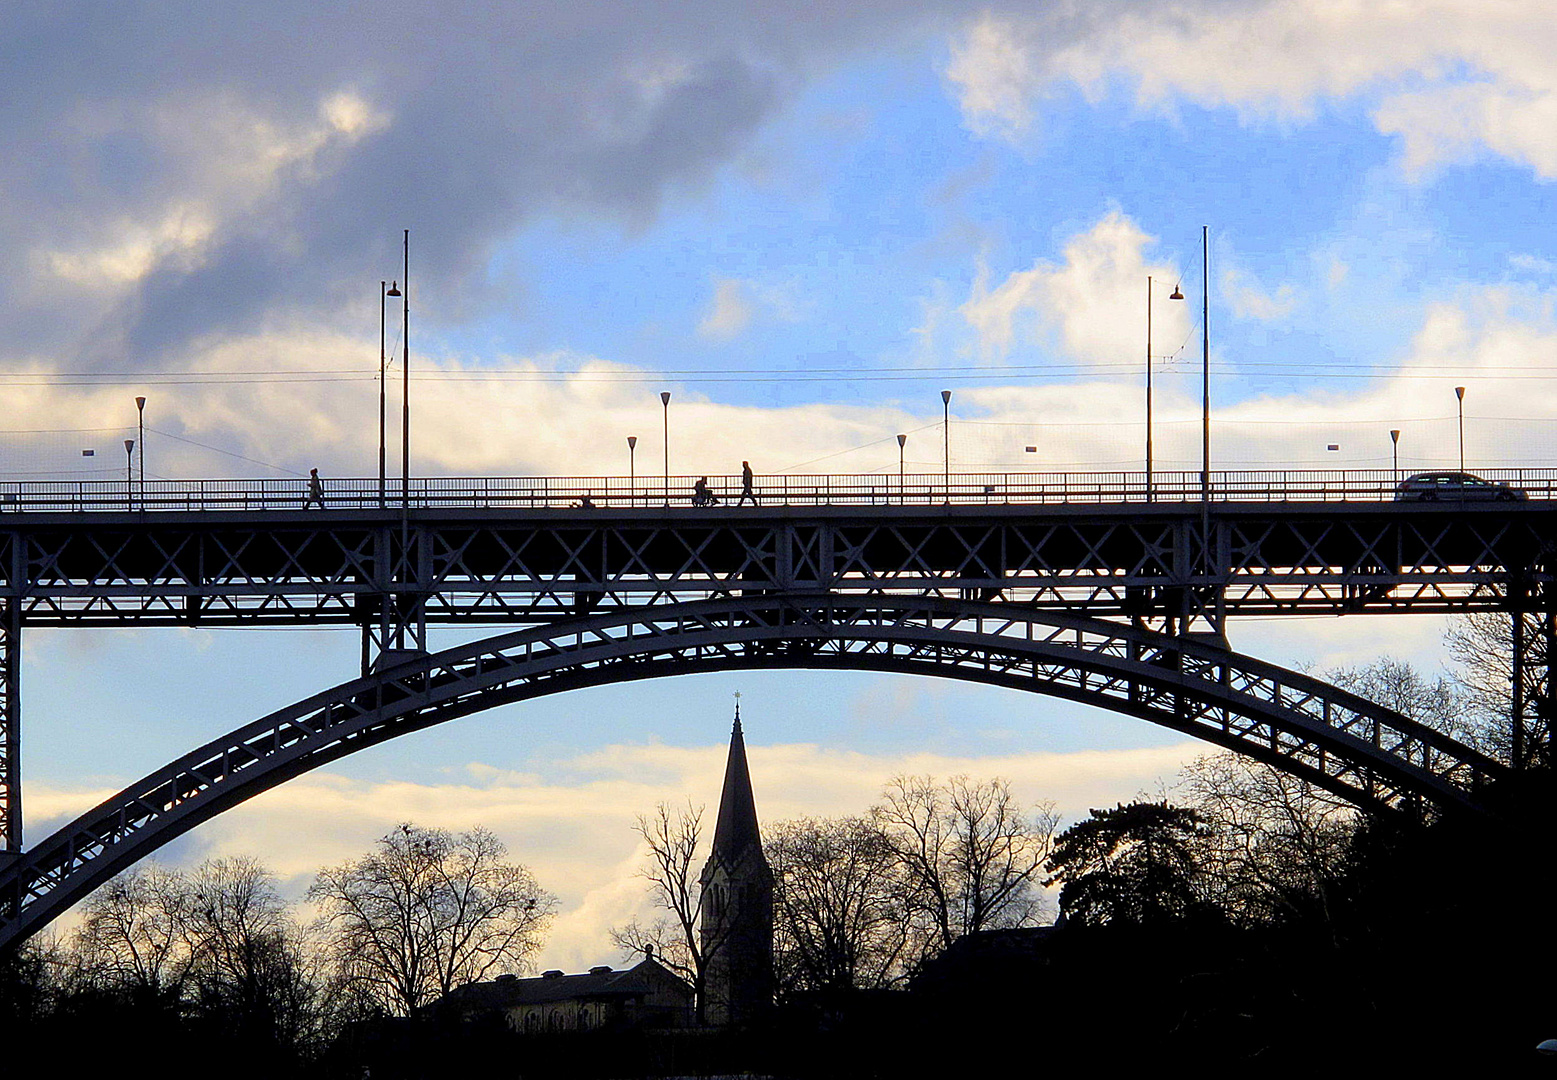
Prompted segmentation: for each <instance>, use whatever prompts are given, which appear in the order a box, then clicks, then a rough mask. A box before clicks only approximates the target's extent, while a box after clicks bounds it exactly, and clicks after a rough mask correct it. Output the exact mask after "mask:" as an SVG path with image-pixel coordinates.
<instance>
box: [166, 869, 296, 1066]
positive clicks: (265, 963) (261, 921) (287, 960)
mask: <svg viewBox="0 0 1557 1080" xmlns="http://www.w3.org/2000/svg"><path fill="white" fill-rule="evenodd" d="M185 895H186V903H185V907H184V935H185V939H186V941H187V943H188V948H189V956H190V983H191V984H192V988H193V993H194V998H195V1003H196V1004H197V1006H199V1007H200V1008H201V1010H202V1011H203V1012H205V1013H206V1014H207V1015H208V1016H211V1017H213V1018H216V1019H219V1020H220V1021H222V1022H223V1023H225V1024H226V1025H228V1026H229V1027H230V1028H231V1029H232V1031H233V1034H234V1035H236V1036H238V1037H241V1038H246V1039H251V1040H252V1039H258V1040H264V1041H268V1042H270V1043H273V1044H275V1045H278V1046H285V1047H289V1048H298V1047H300V1046H302V1045H303V1044H304V1043H305V1042H307V1041H308V1040H309V1039H310V1038H311V1037H312V1036H313V1035H314V1034H316V1028H317V1021H318V1014H319V1008H318V987H317V985H316V983H315V980H314V978H313V972H312V970H311V966H312V965H311V963H310V957H309V956H308V955H307V953H306V951H305V948H304V943H303V939H302V936H301V933H300V931H299V929H298V927H297V925H296V923H295V922H294V921H293V919H292V915H291V912H290V910H289V909H288V907H287V904H286V902H285V901H283V900H282V899H281V896H280V894H279V893H278V892H277V891H276V885H275V879H274V877H273V876H272V875H271V873H270V872H269V871H268V870H266V869H265V868H264V867H262V866H261V865H260V864H259V863H257V862H256V861H255V860H253V859H250V858H246V857H238V858H232V859H216V860H212V861H209V862H206V863H204V864H202V865H201V866H199V867H197V868H196V870H195V871H194V873H193V874H192V875H190V877H189V878H188V881H187V885H186V890H185Z"/></svg>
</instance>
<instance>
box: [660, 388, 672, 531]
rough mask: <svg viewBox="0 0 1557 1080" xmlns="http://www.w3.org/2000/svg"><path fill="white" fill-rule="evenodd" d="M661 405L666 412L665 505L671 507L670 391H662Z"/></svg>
mask: <svg viewBox="0 0 1557 1080" xmlns="http://www.w3.org/2000/svg"><path fill="white" fill-rule="evenodd" d="M660 405H661V406H662V407H663V408H664V410H665V505H666V506H669V505H670V391H669V390H661V391H660Z"/></svg>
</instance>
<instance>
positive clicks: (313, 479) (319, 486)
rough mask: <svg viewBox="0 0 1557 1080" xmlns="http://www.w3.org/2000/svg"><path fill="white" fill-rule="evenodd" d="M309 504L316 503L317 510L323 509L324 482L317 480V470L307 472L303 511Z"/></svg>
mask: <svg viewBox="0 0 1557 1080" xmlns="http://www.w3.org/2000/svg"><path fill="white" fill-rule="evenodd" d="M310 503H318V504H319V509H321V510H323V509H324V481H323V480H321V479H319V470H318V469H309V470H308V497H307V498H305V499H304V500H303V509H304V510H307V509H308V505H309V504H310Z"/></svg>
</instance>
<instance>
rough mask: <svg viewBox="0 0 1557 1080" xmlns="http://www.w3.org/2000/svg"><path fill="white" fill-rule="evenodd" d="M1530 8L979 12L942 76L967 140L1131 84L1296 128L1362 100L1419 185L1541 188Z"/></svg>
mask: <svg viewBox="0 0 1557 1080" xmlns="http://www.w3.org/2000/svg"><path fill="white" fill-rule="evenodd" d="M1550 16H1551V11H1550V8H1549V6H1548V5H1547V4H1545V3H1544V2H1542V0H1510V2H1507V3H1501V4H1497V5H1495V6H1489V5H1487V4H1485V3H1483V2H1481V0H1402V2H1399V3H1392V4H1382V5H1381V4H1358V3H1353V2H1350V0H1264V2H1257V3H1251V4H1243V5H1238V6H1233V5H1228V4H1224V3H1214V2H1201V3H1194V2H1190V3H1187V4H1177V5H1174V6H1173V7H1172V8H1171V9H1169V8H1151V9H1145V8H1138V7H1129V8H1122V7H1113V8H1110V9H1107V10H1100V8H1099V6H1097V5H1080V6H1063V7H1059V6H1057V7H1052V8H1048V9H1045V10H1044V11H1043V12H1042V13H1040V14H1037V15H1032V16H1026V17H1016V16H1005V15H987V16H985V17H984V18H982V19H980V20H979V21H978V22H976V23H975V24H974V25H973V26H972V27H971V28H970V29H969V30H968V31H967V32H966V33H965V34H964V36H963V37H962V38H961V39H960V40H959V41H958V42H957V44H956V46H955V47H954V49H953V59H952V63H951V64H950V65H949V67H948V71H947V78H948V80H949V81H950V82H951V84H952V86H953V89H954V92H955V93H956V94H957V96H958V99H959V101H960V103H961V107H962V110H963V115H964V118H965V120H966V122H967V124H968V126H969V127H970V128H972V129H973V130H975V131H977V132H980V133H985V134H991V135H997V136H1002V137H1006V138H1015V137H1020V136H1021V135H1022V133H1024V132H1026V131H1027V130H1029V129H1030V128H1031V126H1032V123H1033V119H1034V115H1035V112H1036V110H1037V109H1038V107H1039V103H1040V101H1041V99H1042V97H1043V95H1044V94H1045V93H1047V92H1050V91H1051V90H1053V89H1054V88H1056V87H1059V86H1062V85H1074V86H1079V87H1080V88H1082V89H1083V90H1084V91H1085V92H1087V93H1090V94H1100V93H1102V92H1104V91H1105V90H1106V89H1107V88H1108V87H1109V86H1110V85H1111V84H1112V83H1114V82H1115V81H1120V80H1122V81H1124V82H1126V83H1128V84H1130V85H1133V86H1134V88H1135V91H1136V96H1137V100H1138V101H1139V102H1140V104H1141V105H1142V106H1144V107H1152V108H1171V107H1172V105H1173V103H1174V102H1176V101H1180V100H1186V101H1191V102H1194V103H1196V104H1198V105H1202V106H1206V107H1211V108H1232V109H1236V110H1238V111H1239V112H1240V113H1242V114H1244V115H1247V116H1250V117H1272V118H1276V119H1278V120H1281V121H1283V122H1299V123H1300V122H1303V121H1305V120H1306V119H1308V118H1309V117H1311V116H1312V115H1313V114H1314V111H1315V109H1316V107H1317V105H1318V104H1319V103H1320V102H1323V101H1328V100H1340V99H1346V98H1351V97H1359V96H1360V97H1363V98H1364V99H1365V100H1366V101H1367V102H1368V103H1369V107H1370V108H1371V109H1372V114H1373V118H1374V122H1375V124H1376V125H1377V127H1378V129H1379V130H1380V131H1381V132H1383V133H1385V134H1391V135H1398V136H1400V138H1401V140H1402V142H1403V145H1404V163H1405V165H1406V167H1407V168H1408V169H1409V170H1412V171H1414V172H1420V171H1422V170H1424V169H1427V168H1430V167H1432V166H1435V165H1438V164H1440V163H1442V162H1445V161H1453V160H1456V159H1458V158H1461V157H1463V156H1465V155H1466V154H1468V153H1474V152H1478V151H1479V152H1488V153H1492V154H1496V155H1498V156H1501V157H1504V158H1507V159H1509V160H1511V161H1516V162H1519V163H1521V164H1523V165H1526V166H1528V167H1529V168H1530V169H1532V170H1533V171H1534V172H1535V173H1536V174H1537V175H1539V176H1541V177H1543V178H1548V179H1549V178H1552V177H1557V25H1554V24H1553V22H1552V19H1551V17H1550Z"/></svg>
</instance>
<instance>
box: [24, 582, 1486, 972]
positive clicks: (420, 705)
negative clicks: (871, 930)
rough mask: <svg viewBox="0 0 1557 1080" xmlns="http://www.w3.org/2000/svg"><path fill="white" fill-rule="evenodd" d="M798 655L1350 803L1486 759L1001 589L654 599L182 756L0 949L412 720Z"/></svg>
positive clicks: (116, 816) (521, 636) (1458, 788)
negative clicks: (1167, 740)
mask: <svg viewBox="0 0 1557 1080" xmlns="http://www.w3.org/2000/svg"><path fill="white" fill-rule="evenodd" d="M776 667H803V668H822V669H850V670H873V671H890V672H901V673H906V674H923V675H938V676H942V677H951V678H958V679H964V680H968V681H973V682H981V683H986V684H991V685H997V686H1008V687H1013V688H1016V689H1023V690H1027V691H1030V692H1037V693H1046V694H1052V695H1055V696H1059V697H1063V698H1068V699H1071V700H1075V701H1081V702H1086V703H1089V704H1094V705H1099V706H1102V707H1104V708H1109V709H1112V710H1114V711H1117V712H1122V713H1125V714H1127V715H1130V716H1136V717H1139V718H1142V719H1146V720H1151V721H1153V722H1155V723H1158V724H1162V725H1165V726H1167V727H1170V728H1173V729H1175V730H1178V731H1182V732H1185V733H1187V734H1190V735H1193V736H1196V737H1198V738H1202V739H1205V740H1207V741H1209V742H1212V743H1214V744H1217V745H1220V746H1223V747H1227V748H1230V749H1234V750H1238V751H1240V752H1242V753H1246V754H1249V755H1251V756H1253V757H1256V758H1258V759H1260V760H1262V761H1266V762H1269V763H1271V764H1274V765H1277V766H1278V767H1280V768H1283V769H1286V770H1287V771H1289V772H1292V773H1294V774H1296V775H1298V776H1301V777H1303V778H1304V779H1307V780H1310V781H1312V782H1314V783H1316V784H1319V785H1321V786H1323V787H1325V788H1327V789H1329V790H1331V791H1333V792H1336V793H1337V794H1340V795H1342V796H1343V797H1345V798H1348V799H1351V800H1352V801H1354V802H1356V803H1358V804H1360V805H1365V806H1372V807H1388V806H1394V805H1400V804H1402V803H1417V802H1419V801H1422V800H1426V801H1430V802H1433V803H1437V804H1439V805H1442V806H1448V807H1471V808H1474V807H1475V805H1476V794H1477V792H1478V791H1479V789H1480V788H1481V787H1482V786H1483V785H1484V784H1485V783H1486V782H1488V781H1489V780H1492V779H1495V778H1497V777H1498V776H1500V775H1501V774H1502V772H1503V771H1504V770H1503V766H1501V765H1500V764H1498V763H1497V762H1495V761H1492V760H1491V759H1489V758H1486V757H1485V756H1483V755H1481V754H1479V753H1477V752H1476V751H1474V750H1472V749H1470V748H1469V747H1466V746H1463V745H1462V744H1460V743H1458V742H1456V741H1455V740H1453V739H1451V738H1449V737H1448V736H1446V735H1444V734H1442V733H1441V732H1438V731H1436V730H1433V729H1431V728H1427V727H1424V726H1422V725H1420V724H1417V723H1415V722H1413V721H1411V720H1409V719H1408V718H1406V717H1404V716H1401V715H1400V714H1398V713H1395V712H1393V711H1391V710H1388V709H1385V708H1383V707H1382V706H1380V705H1377V704H1376V703H1373V702H1370V701H1367V700H1366V699H1363V698H1360V697H1358V696H1357V695H1355V694H1350V693H1348V692H1346V691H1343V690H1340V689H1338V688H1336V687H1332V686H1328V685H1326V684H1325V683H1322V682H1320V681H1319V680H1317V679H1313V678H1311V677H1309V676H1306V675H1302V674H1300V673H1298V672H1294V671H1289V670H1286V669H1284V668H1280V667H1277V666H1275V665H1272V664H1267V663H1265V662H1263V661H1260V660H1257V659H1254V658H1253V657H1248V656H1243V655H1240V654H1237V653H1233V652H1229V651H1226V650H1222V649H1219V648H1217V647H1216V646H1214V645H1211V644H1208V643H1204V642H1199V641H1194V640H1188V639H1183V638H1171V637H1167V636H1164V635H1161V634H1156V633H1153V632H1150V631H1146V630H1143V629H1139V628H1136V627H1131V626H1126V625H1123V624H1120V623H1113V622H1107V621H1104V620H1100V619H1091V618H1086V617H1084V616H1078V615H1073V614H1067V613H1063V612H1047V611H1040V610H1036V609H1031V608H1025V607H1021V606H1018V605H1014V604H1009V603H1004V604H1002V603H987V604H972V603H968V602H965V601H958V600H949V599H943V598H938V597H917V598H912V597H868V598H866V597H857V598H856V597H840V596H835V595H828V594H818V595H815V596H796V595H787V596H779V595H774V594H767V595H759V596H756V597H747V598H727V599H719V600H704V601H694V602H686V603H678V604H657V605H654V606H652V607H643V608H636V609H632V610H629V611H619V612H614V613H610V614H603V615H597V616H587V617H580V618H576V619H572V620H569V621H567V622H564V623H557V624H552V625H548V626H541V627H531V628H528V629H524V630H520V631H515V632H512V633H506V634H501V635H498V636H495V637H492V638H488V639H485V640H483V641H479V642H473V643H469V644H465V645H461V646H458V647H456V648H453V649H449V650H446V651H444V652H440V653H437V654H434V655H431V656H425V657H421V658H418V659H415V660H413V661H410V662H407V663H405V664H402V665H400V666H399V667H395V668H391V669H389V670H386V671H382V672H377V673H374V674H371V675H368V676H365V677H363V678H360V679H354V680H352V681H350V682H346V683H342V684H341V685H339V686H336V687H333V688H331V689H329V690H326V691H324V692H322V693H319V694H315V695H313V696H311V697H309V698H305V699H304V700H302V701H299V702H297V703H295V704H293V705H290V706H288V707H286V708H284V709H280V710H278V711H276V712H274V713H271V714H270V715H269V716H266V717H263V718H261V719H259V720H256V721H254V722H253V723H250V724H247V725H245V726H243V727H240V728H238V729H236V730H235V731H233V732H231V733H229V734H228V735H226V736H223V737H222V738H219V739H216V740H213V741H212V742H210V743H207V744H206V745H205V746H202V747H200V748H198V749H196V750H193V751H191V752H189V753H187V754H185V755H183V756H182V757H180V758H178V759H177V760H175V761H173V762H170V763H169V764H168V765H166V766H164V767H163V768H161V769H159V770H157V771H156V772H154V773H151V774H150V775H148V776H146V777H144V778H143V779H142V780H140V781H138V782H137V783H135V784H132V785H130V786H129V787H127V788H126V789H125V790H124V791H122V792H120V793H119V794H118V795H115V796H113V797H112V798H110V799H108V800H106V801H105V802H103V803H102V804H101V805H99V806H97V807H95V808H94V809H92V810H90V811H88V812H87V813H85V814H83V815H82V816H81V817H79V818H77V819H76V820H75V821H73V822H71V823H70V824H69V825H66V826H65V827H64V828H62V829H60V830H59V831H58V832H56V833H55V834H54V835H53V836H50V837H49V838H48V839H46V840H44V841H43V842H42V843H40V844H39V845H38V846H37V847H35V848H33V849H32V850H31V851H29V852H27V853H25V854H24V855H23V856H21V857H20V858H18V859H16V860H15V861H14V862H12V863H11V864H9V865H8V866H6V867H5V868H4V869H3V870H0V947H4V946H6V945H7V944H9V943H12V942H15V941H19V940H21V939H23V938H25V937H26V936H28V935H29V934H31V933H34V932H36V930H37V929H39V928H40V927H42V926H43V925H46V924H47V923H48V922H49V921H50V920H51V919H53V918H54V917H56V916H57V915H58V914H60V913H61V912H63V911H64V910H65V909H66V908H67V907H69V905H71V904H73V903H75V902H76V901H77V900H79V899H80V898H82V897H83V896H85V895H86V894H87V893H88V892H90V891H91V890H92V889H93V888H95V887H96V886H97V885H98V884H100V883H101V882H103V881H105V880H107V879H108V878H109V877H111V876H112V875H113V874H115V873H117V872H119V871H120V870H121V869H124V868H125V867H127V866H129V865H131V864H132V863H134V862H135V861H136V860H138V859H140V858H142V857H144V856H145V855H147V854H150V853H151V852H152V851H154V850H155V849H156V848H158V847H160V846H161V845H162V844H165V843H167V842H168V841H169V840H172V839H173V838H174V837H176V836H179V835H181V834H182V833H184V832H186V831H188V830H189V829H192V828H194V827H195V826H196V825H198V824H200V823H201V822H203V821H206V820H209V819H210V818H211V817H213V816H215V815H216V814H219V813H221V812H222V811H224V810H227V809H230V808H231V807H233V806H235V805H237V804H238V803H240V802H243V801H244V800H246V799H249V798H251V797H253V796H254V795H257V794H259V793H260V792H262V791H265V790H267V789H269V788H271V787H274V786H275V785H277V784H280V783H282V782H283V781H285V780H287V779H290V778H291V777H294V776H297V775H300V774H301V773H304V772H307V771H308V770H310V769H313V768H317V767H318V766H320V765H324V764H326V763H328V762H330V761H334V760H336V759H338V758H340V757H343V756H345V755H347V754H350V753H353V752H354V751H356V750H359V749H363V748H365V747H368V746H372V745H376V744H377V743H380V742H383V741H385V740H387V739H390V738H394V737H395V736H397V735H402V734H405V733H407V732H410V731H416V730H420V729H422V728H425V727H428V726H431V725H433V724H437V723H441V722H443V721H445V720H451V719H454V718H456V717H459V716H465V715H468V714H470V713H474V712H479V711H482V710H485V709H489V708H494V707H496V706H499V705H503V704H508V703H510V702H515V701H521V700H526V699H529V698H534V697H541V696H544V695H547V694H552V693H558V692H561V691H564V690H571V689H575V688H579V687H585V686H597V685H603V684H607V683H614V682H623V681H629V680H638V679H647V678H659V677H664V676H670V675H679V674H688V673H692V672H703V671H725V670H735V669H743V668H744V669H749V668H776Z"/></svg>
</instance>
